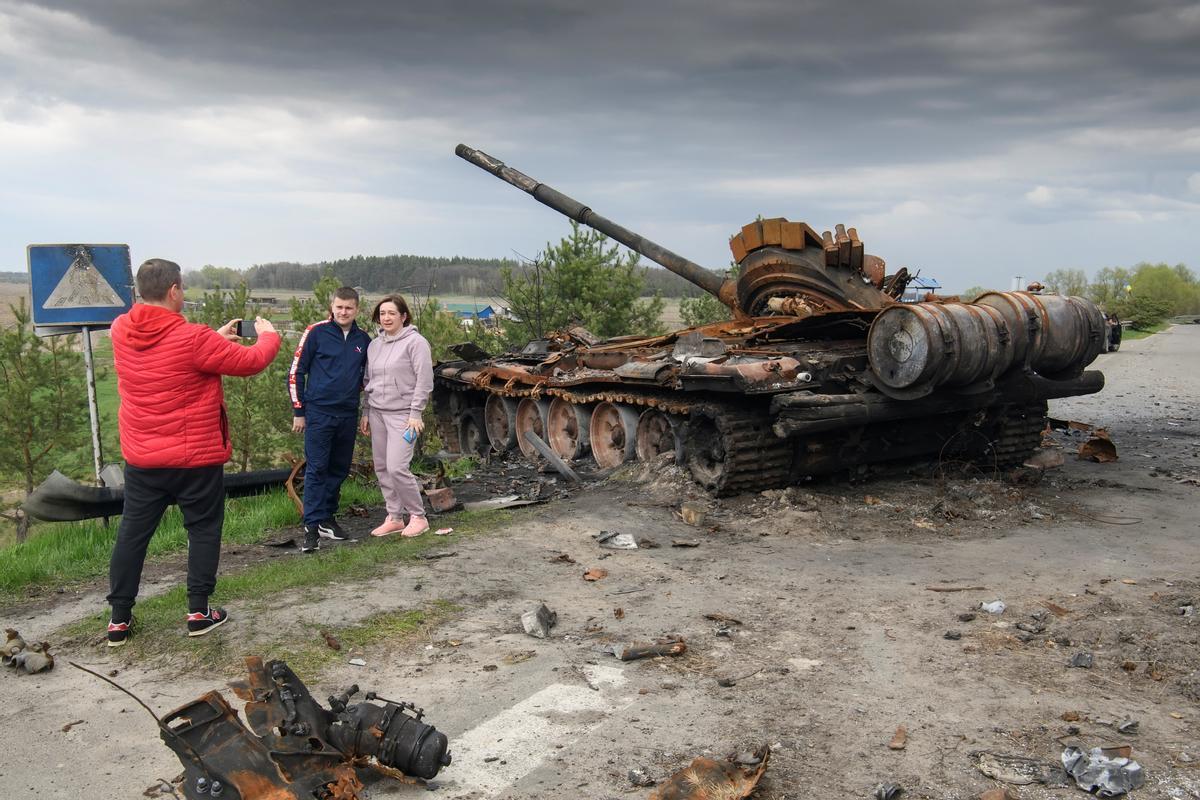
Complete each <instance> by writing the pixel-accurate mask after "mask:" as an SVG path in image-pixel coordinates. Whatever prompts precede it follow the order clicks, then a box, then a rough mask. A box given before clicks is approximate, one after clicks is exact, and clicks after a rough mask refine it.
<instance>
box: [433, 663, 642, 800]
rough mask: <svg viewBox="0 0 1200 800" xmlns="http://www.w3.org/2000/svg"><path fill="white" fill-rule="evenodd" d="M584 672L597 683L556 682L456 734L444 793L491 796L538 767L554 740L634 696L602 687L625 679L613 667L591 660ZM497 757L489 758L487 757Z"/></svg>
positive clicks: (572, 734) (563, 741)
mask: <svg viewBox="0 0 1200 800" xmlns="http://www.w3.org/2000/svg"><path fill="white" fill-rule="evenodd" d="M583 671H584V673H585V674H586V675H587V678H588V680H589V681H590V682H591V684H592V685H593V686H597V687H600V689H601V690H600V691H597V690H594V689H589V688H588V687H587V686H580V685H570V686H569V685H566V684H561V683H556V684H553V685H551V686H547V687H546V688H545V689H542V690H541V691H539V692H537V693H535V694H532V695H530V696H529V697H527V698H525V699H524V700H522V701H521V702H519V703H517V704H516V705H514V706H511V707H510V708H507V709H505V710H504V711H501V712H500V713H499V714H497V715H496V716H494V717H492V718H491V719H488V720H486V721H485V722H483V723H481V724H479V725H477V726H476V727H474V728H472V729H471V730H469V731H467V732H466V733H464V734H462V735H461V736H456V737H454V738H453V739H452V740H451V742H450V746H451V751H452V753H453V754H454V763H453V764H452V765H451V766H450V767H449V768H448V769H447V770H446V771H445V772H444V773H442V775H441V776H439V778H438V780H437V783H438V784H440V789H439V790H438V792H437V795H438V797H441V798H455V797H492V796H495V795H496V793H498V792H501V791H503V790H504V789H507V788H508V787H510V786H512V785H513V784H514V783H516V782H517V781H519V780H521V778H523V777H525V776H526V775H528V774H529V773H531V772H533V770H535V769H537V767H539V766H540V765H541V764H542V763H544V762H545V761H546V759H547V758H549V757H550V756H551V755H552V754H553V753H555V752H557V751H558V748H556V747H555V745H569V744H572V743H574V742H575V741H576V740H577V739H579V738H580V737H582V736H583V735H584V734H586V733H587V732H588V731H589V730H591V729H592V728H594V727H596V726H597V725H599V724H600V723H602V722H603V721H604V720H605V719H606V718H607V717H608V716H609V715H610V714H611V713H613V712H614V711H616V710H618V709H619V708H623V707H625V706H627V705H629V704H630V703H632V702H633V700H634V697H632V696H631V697H623V696H619V695H616V696H614V695H610V694H608V693H606V692H605V691H603V690H604V689H617V688H620V687H621V686H622V685H624V684H625V682H626V679H625V675H624V672H623V671H622V670H620V669H618V668H615V667H601V666H590V667H585V668H584V670H583ZM485 758H487V759H494V760H492V761H488V762H485V761H484V759H485Z"/></svg>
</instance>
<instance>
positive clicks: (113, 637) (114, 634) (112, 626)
mask: <svg viewBox="0 0 1200 800" xmlns="http://www.w3.org/2000/svg"><path fill="white" fill-rule="evenodd" d="M130 636H133V618H132V617H130V618H129V621H127V622H113V621H112V620H111V619H110V620H109V621H108V646H109V647H120V646H121V645H123V644H125V643H126V642H128V641H129V637H130Z"/></svg>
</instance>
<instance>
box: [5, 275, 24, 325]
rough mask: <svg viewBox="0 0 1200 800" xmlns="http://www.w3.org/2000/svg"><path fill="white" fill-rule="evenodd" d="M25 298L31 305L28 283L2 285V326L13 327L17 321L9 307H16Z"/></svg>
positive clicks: (6, 283)
mask: <svg viewBox="0 0 1200 800" xmlns="http://www.w3.org/2000/svg"><path fill="white" fill-rule="evenodd" d="M22 297H24V298H25V303H26V305H28V303H29V284H28V283H9V282H3V283H0V326H8V325H11V324H12V323H13V321H14V319H15V317H13V314H12V311H10V310H9V308H8V307H9V306H10V305H13V306H15V305H16V304H17V303H18V302H19V301H20V299H21V298H22Z"/></svg>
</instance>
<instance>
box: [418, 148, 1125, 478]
mask: <svg viewBox="0 0 1200 800" xmlns="http://www.w3.org/2000/svg"><path fill="white" fill-rule="evenodd" d="M455 153H456V154H457V155H458V156H460V157H462V158H463V159H465V160H467V161H469V162H471V163H472V164H474V165H476V166H478V167H480V168H481V169H483V170H485V171H487V172H489V173H491V174H492V175H494V176H496V177H498V178H500V179H501V180H503V181H505V182H507V183H509V184H511V185H513V186H515V187H517V188H518V189H521V190H522V191H524V192H526V193H528V194H530V195H532V196H533V197H534V199H536V200H537V201H538V202H540V203H542V204H544V205H547V206H549V207H550V208H552V209H554V210H555V211H558V212H559V213H561V214H563V215H565V216H567V217H569V218H571V219H572V220H575V221H577V222H580V223H582V224H584V225H588V226H589V227H592V228H594V229H595V230H597V231H600V232H601V233H603V234H605V235H607V236H610V237H611V238H613V239H615V240H616V241H617V242H620V243H621V244H623V245H625V246H626V247H628V248H630V249H631V250H634V251H635V252H637V253H640V254H641V255H643V256H645V257H646V258H649V259H650V260H652V261H654V262H656V263H658V264H660V265H662V266H663V267H666V268H667V269H669V270H671V271H672V272H674V273H676V274H678V275H680V276H681V277H683V278H685V279H686V280H688V281H690V282H692V283H694V284H696V285H697V286H699V287H700V288H702V289H704V290H705V291H707V292H709V293H710V294H712V295H713V296H715V297H716V298H718V299H719V300H720V301H721V302H722V303H724V304H725V305H726V306H727V307H728V308H729V314H730V319H729V320H727V321H724V322H717V323H713V324H709V325H701V326H698V327H695V328H689V329H686V330H680V331H675V332H672V333H668V334H665V335H662V336H651V337H638V336H623V337H618V338H615V339H610V340H608V341H600V340H598V339H596V337H594V336H592V335H591V334H589V333H588V332H587V331H584V330H582V329H579V328H572V329H570V330H567V331H557V332H552V333H548V334H546V335H545V338H543V339H538V340H534V341H532V342H530V343H529V344H528V345H527V346H526V347H525V348H524V350H522V351H521V352H520V353H510V354H506V355H503V356H497V357H494V358H487V357H486V354H485V353H483V352H482V350H481V349H480V348H479V347H477V346H476V347H472V348H467V349H459V350H458V351H457V354H458V355H459V357H460V359H461V360H458V361H450V362H444V363H441V364H438V365H437V367H436V368H435V370H434V374H435V386H434V393H433V406H434V413H435V416H436V418H437V424H438V426H439V429H440V431H441V434H442V439H443V441H445V442H446V443H447V447H448V448H449V449H451V450H457V451H459V452H464V453H475V454H479V455H484V454H486V453H487V452H489V451H496V452H505V451H510V450H515V449H518V448H519V449H520V451H521V453H522V454H523V455H524V456H525V457H526V458H528V459H531V460H537V459H538V458H540V457H542V456H541V454H540V453H539V451H538V449H537V448H536V447H535V446H534V444H533V442H535V441H539V440H540V442H542V443H544V445H546V446H548V448H549V449H550V450H552V451H553V452H554V453H555V454H556V455H557V456H558V457H559V458H560V459H561V460H562V461H563V462H565V463H567V464H569V463H571V462H572V461H575V462H578V461H582V460H585V459H593V460H594V461H595V463H596V464H597V465H598V466H599V467H601V468H604V469H608V468H613V467H617V466H620V465H621V464H622V463H625V462H627V461H631V460H634V459H636V460H639V461H643V462H649V461H652V460H654V459H656V458H658V457H659V456H667V455H668V454H669V455H671V456H673V457H674V459H675V460H676V462H677V463H678V464H679V465H680V466H681V467H683V468H685V469H686V470H687V471H688V472H690V474H691V475H692V477H693V478H694V479H695V480H697V481H698V482H699V483H700V484H701V485H703V486H704V488H705V489H707V490H708V491H710V492H713V493H716V494H736V493H738V492H741V491H759V490H762V489H766V488H771V487H775V486H782V485H786V484H789V483H794V482H796V481H799V480H803V479H805V478H808V477H811V476H816V475H825V474H831V473H837V472H841V471H844V470H850V469H852V470H859V469H860V468H861V466H862V465H865V464H870V463H873V462H882V461H894V460H904V459H926V460H928V459H930V458H935V459H939V460H941V461H962V462H969V463H972V464H976V465H979V466H983V467H984V468H986V469H991V470H1000V469H1007V468H1010V467H1016V466H1019V465H1020V464H1021V463H1022V462H1023V461H1024V460H1025V459H1026V458H1027V457H1028V456H1029V455H1030V453H1032V452H1033V450H1034V449H1036V448H1037V446H1038V444H1039V442H1040V439H1041V431H1042V429H1043V428H1044V427H1045V423H1044V420H1045V416H1046V401H1047V400H1048V399H1052V398H1057V397H1070V396H1074V395H1081V394H1091V393H1093V392H1098V391H1100V389H1101V388H1103V386H1104V376H1103V375H1102V374H1101V373H1100V372H1097V371H1085V370H1084V368H1085V367H1086V366H1087V365H1088V364H1090V363H1091V362H1092V361H1093V360H1094V359H1095V358H1096V357H1097V356H1098V355H1099V354H1100V353H1101V352H1102V351H1103V349H1104V347H1105V340H1106V335H1107V334H1106V330H1105V325H1104V319H1103V316H1102V315H1101V313H1100V311H1099V310H1098V309H1097V308H1096V306H1095V305H1094V304H1092V303H1091V302H1090V301H1088V300H1085V299H1083V298H1078V297H1060V296H1058V295H1047V294H1032V293H1029V292H989V293H987V294H984V295H983V296H981V297H980V298H978V299H977V300H976V301H974V302H971V303H962V302H957V301H956V300H955V299H953V298H938V297H933V298H927V302H922V303H900V302H899V298H900V297H901V296H902V294H903V292H904V290H905V288H906V286H907V284H908V281H909V279H910V275H909V273H908V271H907V270H906V269H903V268H902V269H899V270H896V271H895V272H893V273H891V274H888V272H887V267H886V264H885V263H884V261H883V259H881V258H879V257H877V256H873V255H871V254H868V253H867V252H866V251H865V248H864V245H863V242H862V240H861V239H860V238H859V235H858V231H857V230H855V229H854V228H846V227H844V226H841V225H838V226H836V228H835V230H834V231H833V232H829V231H827V232H825V233H823V234H818V233H817V232H816V231H815V230H814V229H813V228H811V227H810V226H808V225H807V224H805V223H803V222H792V221H789V220H787V219H783V218H773V219H765V220H757V221H755V222H751V223H749V224H747V225H744V226H742V228H741V229H740V230H738V231H737V232H736V233H735V234H734V236H733V237H732V239H731V241H730V248H731V250H732V252H733V256H734V259H735V260H736V261H737V262H738V267H739V273H738V277H736V278H726V277H723V276H721V275H718V274H717V273H715V272H712V271H709V270H706V269H704V268H703V267H701V266H700V265H698V264H696V263H694V262H692V261H689V260H688V259H686V258H684V257H683V256H680V255H679V254H677V253H674V252H672V251H671V250H668V249H666V248H665V247H662V246H661V245H659V244H657V243H655V242H652V241H650V240H649V239H646V238H645V237H643V236H640V235H638V234H637V233H634V232H633V231H630V230H629V229H627V228H624V227H622V226H621V225H618V224H617V223H615V222H613V221H612V220H609V219H607V218H605V217H602V216H600V215H599V214H597V213H596V212H594V211H593V210H592V209H590V208H588V207H587V206H585V205H584V204H582V203H580V202H578V201H576V200H574V199H572V198H570V197H568V196H566V195H564V194H562V193H561V192H559V191H557V190H555V189H553V188H551V187H549V186H547V185H545V184H543V183H540V182H538V181H536V180H534V179H533V178H530V177H529V176H527V175H524V174H522V173H520V172H518V171H517V170H515V169H512V168H511V167H508V166H506V165H505V164H504V163H503V162H501V161H498V160H497V159H495V158H493V157H491V156H489V155H487V154H485V153H482V152H480V151H478V150H474V149H472V148H470V147H467V146H466V145H459V146H458V147H457V149H456V150H455ZM529 434H532V437H531V436H530V435H529ZM560 471H561V470H560Z"/></svg>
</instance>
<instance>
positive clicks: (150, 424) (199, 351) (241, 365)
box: [112, 303, 279, 469]
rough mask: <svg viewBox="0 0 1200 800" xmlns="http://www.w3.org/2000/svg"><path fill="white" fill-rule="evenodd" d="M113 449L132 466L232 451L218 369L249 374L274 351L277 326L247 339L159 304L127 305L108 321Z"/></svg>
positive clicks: (201, 463) (215, 458)
mask: <svg viewBox="0 0 1200 800" xmlns="http://www.w3.org/2000/svg"><path fill="white" fill-rule="evenodd" d="M112 341H113V364H114V366H115V367H116V369H117V392H118V394H119V395H120V396H121V410H120V411H119V412H118V414H117V418H118V422H119V424H120V429H121V453H122V454H123V455H124V456H125V461H126V462H128V463H130V464H132V465H134V466H135V467H142V468H144V469H156V468H164V467H175V468H178V467H209V466H213V465H215V464H224V463H225V462H226V461H228V460H229V456H230V455H231V454H232V452H233V446H232V445H231V443H230V441H229V421H228V418H227V417H226V413H225V395H224V393H222V391H221V376H222V375H240V376H247V375H254V374H256V373H259V372H262V371H263V370H264V369H266V367H267V365H268V364H270V363H271V359H273V358H275V354H276V353H278V352H279V334H277V333H264V334H263V335H262V336H260V337H259V339H258V342H257V343H255V345H254V346H253V347H245V346H243V345H241V344H238V343H237V342H231V341H229V340H228V339H225V338H223V337H222V336H221V335H220V334H219V333H217V332H216V331H214V330H213V329H212V328H209V327H208V326H207V325H198V324H195V323H191V322H188V321H187V320H185V319H184V318H183V316H182V315H180V314H177V313H175V312H174V311H171V310H170V309H167V308H163V307H161V306H150V305H142V304H141V303H139V304H137V305H135V306H134V307H133V308H131V309H130V310H129V313H127V314H122V315H121V316H119V317H117V319H116V320H115V321H114V322H113V325H112Z"/></svg>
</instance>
